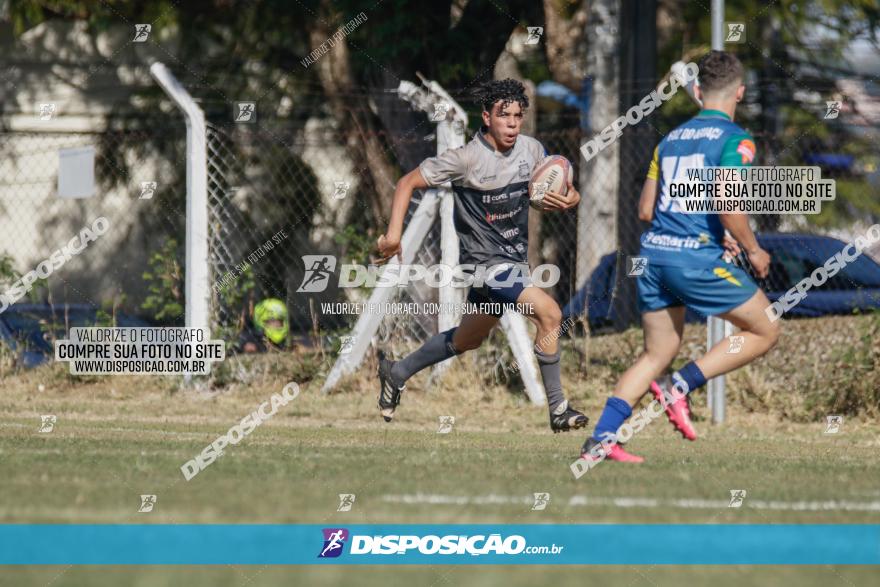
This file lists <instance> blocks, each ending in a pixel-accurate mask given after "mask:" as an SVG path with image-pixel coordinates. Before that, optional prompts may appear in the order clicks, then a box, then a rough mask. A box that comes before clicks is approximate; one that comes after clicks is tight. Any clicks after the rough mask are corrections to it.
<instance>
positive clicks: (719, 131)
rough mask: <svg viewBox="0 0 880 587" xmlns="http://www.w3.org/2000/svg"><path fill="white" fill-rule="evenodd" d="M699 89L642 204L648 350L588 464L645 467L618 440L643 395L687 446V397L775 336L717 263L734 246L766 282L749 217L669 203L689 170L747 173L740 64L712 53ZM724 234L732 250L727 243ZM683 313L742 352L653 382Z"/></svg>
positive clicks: (678, 335) (755, 295)
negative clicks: (713, 323) (737, 343)
mask: <svg viewBox="0 0 880 587" xmlns="http://www.w3.org/2000/svg"><path fill="white" fill-rule="evenodd" d="M698 81H699V85H698V87H697V88H696V93H697V98H701V99H702V103H703V110H702V111H701V112H700V113H699V114H698V115H697V116H696V117H694V118H692V119H691V120H689V121H688V122H686V123H684V124H683V125H681V126H679V127H678V128H676V129H675V130H673V131H672V132H670V133H669V134H668V135H666V137H665V138H664V139H663V140H662V141H660V144H659V145H658V146H657V148H656V149H655V150H654V158H653V160H652V161H651V166H650V169H649V170H648V175H647V179H646V180H645V184H644V186H643V187H642V194H641V198H640V200H639V219H640V220H644V221H649V222H651V226H650V228H649V229H648V230H647V232H645V233H644V234H642V237H641V252H640V253H639V255H640V256H641V257H645V258H646V259H647V265H646V268H645V270H644V273H643V274H642V275H641V276H639V277H638V280H639V281H638V303H639V311H640V312H641V313H642V328H643V329H644V335H645V350H644V352H643V353H642V354H641V356H640V357H639V358H638V360H637V361H636V362H635V364H634V365H633V366H632V367H630V368H629V369H628V370H627V371H626V372H625V373H624V374H623V376H622V377H621V378H620V381H619V382H618V383H617V387H616V388H615V390H614V395H613V396H612V397H611V398H609V399H608V401H607V403H606V404H605V409H604V411H603V412H602V415H601V417H600V418H599V421H598V422H597V423H596V428H595V430H594V431H593V435H592V436H591V437H590V438H588V439H587V441H586V442H585V443H584V446H583V448H582V451H581V453H582V457H583V458H584V459H587V460H592V461H600V460H602V459H603V458H609V459H611V460H614V461H623V462H633V463H640V462H642V461H643V460H644V459H642V458H641V457H638V456H635V455H632V454H630V453H628V452H626V451H625V450H624V449H623V448H622V447H621V445H620V444H618V443H616V442H615V440H616V434H617V431H618V429H619V428H620V426H621V424H623V422H624V421H625V420H626V419H627V418H629V417H630V415H631V414H632V408H633V406H635V405H636V404H637V403H638V402H639V400H640V399H641V397H642V396H643V395H644V394H645V393H646V392H647V390H648V389H649V387H650V390H651V392H652V393H653V394H654V396H655V397H656V398H657V399H658V401H659V402H660V403H661V405H663V406H664V408H665V411H666V415H667V417H668V418H669V421H670V422H671V423H672V424H673V425H674V426H675V428H676V429H677V430H678V431H679V432H680V433H681V434H682V435H683V436H684V437H685V438H687V439H688V440H694V439H695V438H696V432H695V431H694V428H693V426H692V425H691V421H690V410H689V407H688V400H687V394H688V393H690V392H692V391H694V390H695V389H698V388H699V387H701V386H702V385H704V384H705V383H706V380H707V379H711V378H712V377H716V376H718V375H722V374H724V373H727V372H728V371H732V370H733V369H736V368H738V367H741V366H743V365H745V364H747V363H749V362H751V361H753V360H754V359H756V358H758V357H760V356H761V355H763V354H764V353H766V352H767V351H768V350H770V349H771V348H772V347H773V345H774V344H776V339H777V338H778V336H779V323H778V322H770V320H769V319H768V317H767V315H766V314H765V313H764V309H765V308H766V307H767V306H769V305H770V302H769V301H768V300H767V297H766V296H765V295H764V293H763V292H762V291H761V290H759V289H758V287H757V286H756V285H755V283H754V281H752V279H751V278H750V277H749V275H748V274H747V273H746V272H745V271H743V270H742V269H740V268H738V267H736V266H734V265H731V264H729V263H728V262H726V261H724V260H723V259H722V256H723V255H724V252H725V249H727V250H729V251H730V252H731V253H733V254H738V253H739V251H740V249H739V247H740V246H741V247H742V248H743V249H744V250H745V253H746V255H747V256H748V258H749V262H750V263H751V265H752V268H753V269H754V271H755V273H756V274H757V275H758V277H761V278H763V277H766V275H767V271H768V268H769V265H770V256H769V255H768V254H767V252H766V251H764V250H763V249H762V248H761V247H759V246H758V242H757V240H755V235H754V234H753V233H752V230H751V228H750V227H749V221H748V216H747V215H745V214H684V213H683V212H682V208H681V207H680V204H679V202H678V201H674V199H673V198H671V196H670V192H669V184H670V182H672V181H687V178H688V175H687V170H688V169H694V168H703V167H734V166H746V165H750V164H751V162H752V160H753V159H754V158H755V143H754V141H753V140H752V138H751V136H749V134H748V133H746V132H745V131H744V130H743V129H742V128H740V127H739V126H738V125H736V124H735V123H734V122H733V116H734V113H735V111H736V105H737V103H738V102H739V101H740V100H742V97H743V94H744V92H745V86H744V85H743V83H742V81H743V68H742V64H740V62H739V60H738V59H737V58H736V57H734V56H733V55H732V54H730V53H725V52H723V51H712V52H710V53H709V54H707V55H706V56H704V57H703V58H702V59H701V61H700V63H699V74H698ZM658 188H659V192H660V198H659V199H658V198H657V192H658ZM725 229H727V231H728V232H729V233H730V234H731V235H733V238H734V239H735V240H736V242H734V241H733V240H730V239H729V238H726V237H725V233H724V231H725ZM737 243H738V244H737ZM685 306H687V307H689V308H691V309H693V310H694V311H696V312H697V313H699V314H701V315H704V316H720V317H721V318H723V319H725V320H729V321H730V322H732V323H733V324H734V325H735V326H737V327H738V328H739V329H740V330H741V332H740V333H739V334H740V335H741V336H742V337H743V339H744V342H743V344H742V349H741V350H740V352H738V353H728V348H729V344H728V341H722V342H720V343H718V344H717V345H715V346H714V347H712V348H711V349H709V352H707V353H706V354H705V355H703V356H702V357H700V358H699V359H697V360H696V361H691V362H689V363H688V364H687V365H685V366H684V367H682V368H681V369H679V370H678V371H676V372H675V373H673V374H672V375H671V376H669V375H667V376H665V377H662V378H660V379H659V380H657V381H653V380H654V379H655V378H657V377H659V376H660V375H661V374H662V373H663V372H664V371H665V370H666V368H667V367H668V366H669V364H670V363H671V362H672V360H673V359H675V356H676V355H677V354H678V350H679V347H680V346H681V340H682V332H683V329H684V317H685ZM603 441H605V442H604V444H600V443H602V442H603Z"/></svg>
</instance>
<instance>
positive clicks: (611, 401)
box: [593, 397, 632, 442]
mask: <svg viewBox="0 0 880 587" xmlns="http://www.w3.org/2000/svg"><path fill="white" fill-rule="evenodd" d="M631 415H632V408H631V407H629V404H628V403H626V400H622V399H620V398H619V397H609V398H608V401H607V402H605V409H604V410H602V415H601V416H599V421H598V422H596V428H595V429H594V430H593V440H595V441H597V442H602V441H603V440H605V439H607V438H608V437H609V435H614V434H617V429H618V428H620V425H621V424H623V422H624V421H625V420H626V419H627V418H629V417H630V416H631Z"/></svg>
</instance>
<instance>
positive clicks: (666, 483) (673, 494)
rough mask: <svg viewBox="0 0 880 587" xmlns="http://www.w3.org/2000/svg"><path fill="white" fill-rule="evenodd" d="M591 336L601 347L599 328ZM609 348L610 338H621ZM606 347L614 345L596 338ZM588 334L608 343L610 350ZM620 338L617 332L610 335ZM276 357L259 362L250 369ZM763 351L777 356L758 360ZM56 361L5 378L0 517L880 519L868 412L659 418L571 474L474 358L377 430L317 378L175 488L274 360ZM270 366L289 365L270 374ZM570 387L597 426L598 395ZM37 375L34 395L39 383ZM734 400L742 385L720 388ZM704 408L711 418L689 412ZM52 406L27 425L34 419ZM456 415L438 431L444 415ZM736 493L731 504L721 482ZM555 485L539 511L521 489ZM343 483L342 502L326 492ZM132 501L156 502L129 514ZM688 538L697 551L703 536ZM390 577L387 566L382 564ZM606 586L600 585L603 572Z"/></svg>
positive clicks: (743, 571)
mask: <svg viewBox="0 0 880 587" xmlns="http://www.w3.org/2000/svg"><path fill="white" fill-rule="evenodd" d="M597 340H598V339H597ZM618 342H619V341H618ZM606 343H607V341H606ZM606 343H601V344H606ZM620 344H629V343H620ZM267 359H269V358H265V357H264V358H257V359H255V360H256V361H261V360H267ZM767 360H773V358H772V357H768V359H767ZM60 369H61V367H60V366H52V367H49V368H46V369H40V370H36V371H33V372H29V373H25V374H20V375H16V376H14V377H8V378H6V380H5V383H6V388H5V389H4V392H3V394H2V396H0V421H2V424H0V493H2V495H3V499H2V501H0V519H2V521H3V523H113V524H124V523H316V524H323V523H326V524H330V525H342V524H363V523H553V522H559V523H684V522H688V523H706V524H711V523H783V522H790V523H880V467H878V458H877V455H878V454H880V435H878V432H877V430H878V429H877V422H876V420H873V419H871V418H869V417H853V418H849V417H848V418H847V419H846V421H845V424H844V427H843V429H842V431H841V433H839V434H834V435H828V434H824V433H823V432H824V430H825V423H824V421H820V420H818V419H817V420H815V421H812V422H791V421H789V420H786V419H783V418H780V417H779V415H778V414H773V413H764V414H762V413H758V412H755V411H751V410H750V409H746V408H745V407H744V406H743V405H740V404H739V403H734V404H733V405H732V406H731V410H730V418H729V420H728V422H727V423H725V424H724V425H722V426H710V425H709V424H708V423H707V422H706V421H705V420H703V421H699V422H698V424H697V425H698V429H699V432H700V434H701V437H700V438H699V440H698V441H697V442H694V443H688V442H686V441H683V440H682V439H681V438H680V437H679V436H678V435H675V434H673V433H672V431H671V430H670V429H669V426H668V425H667V424H666V422H665V420H664V419H661V420H658V421H657V422H655V423H654V424H652V425H651V426H649V427H648V428H647V429H646V430H644V431H643V432H642V433H641V434H639V435H638V436H637V437H636V438H635V439H634V440H633V441H632V442H631V444H630V447H631V448H632V450H633V452H637V453H638V454H642V455H644V456H645V457H646V458H647V459H648V461H647V463H646V464H644V465H641V466H621V465H618V464H616V463H603V464H601V465H600V466H599V467H598V468H597V469H595V470H593V471H591V472H589V473H588V474H587V475H586V476H584V477H582V478H581V479H579V480H575V479H574V477H573V476H572V474H571V472H570V470H569V463H570V462H571V461H572V460H573V459H574V458H575V457H576V456H577V454H578V449H579V446H580V443H581V442H582V441H583V437H584V435H583V434H579V433H578V434H572V433H570V434H560V435H554V434H551V433H550V431H549V427H548V425H547V420H546V413H545V409H544V408H536V407H532V406H530V405H528V404H527V403H526V402H525V401H524V399H523V398H522V397H521V396H520V395H517V394H513V393H508V392H506V391H505V390H504V389H503V386H491V385H475V381H476V380H475V379H474V373H473V372H472V370H471V369H470V368H469V367H468V366H466V365H465V366H462V367H457V368H454V369H452V370H451V371H450V373H449V374H448V376H447V377H446V378H445V379H444V380H443V384H442V387H438V388H436V389H433V390H429V387H428V385H427V384H426V381H427V380H426V379H424V378H423V379H419V380H418V382H416V383H417V384H416V385H413V386H412V388H411V389H410V391H409V392H408V394H407V395H406V396H405V399H404V403H403V404H402V406H401V408H400V410H399V412H398V418H397V420H396V421H395V422H394V423H392V424H385V423H384V422H383V421H382V420H381V418H379V416H378V412H377V410H376V408H375V392H376V387H375V385H374V384H373V383H372V382H371V381H370V380H369V378H368V377H366V376H362V377H360V378H355V379H352V380H350V381H349V382H348V383H347V385H346V386H345V389H346V391H343V392H341V393H336V394H333V395H330V396H325V395H321V394H320V393H319V384H320V381H319V379H318V378H314V379H311V380H309V378H308V377H305V380H301V381H302V393H301V394H300V396H299V397H298V398H296V399H295V400H294V401H292V402H291V403H290V404H288V405H287V406H286V407H284V408H281V410H280V411H279V413H278V414H277V415H276V416H275V417H274V418H273V419H271V420H269V421H268V422H266V423H264V424H263V425H262V426H261V427H259V428H257V429H256V430H255V431H254V432H253V433H252V434H251V435H250V436H249V437H247V438H246V439H245V440H244V441H242V442H241V443H240V444H239V445H237V446H233V447H230V448H228V449H227V450H226V453H225V455H224V456H223V457H221V458H220V459H218V460H217V461H216V462H215V463H213V464H212V465H210V466H209V467H208V468H207V469H205V470H204V471H202V472H201V473H200V474H199V475H197V476H196V477H195V478H194V479H192V480H191V481H189V482H187V481H185V480H184V478H183V475H182V474H181V472H180V466H181V465H182V464H183V463H184V462H186V461H187V460H189V459H191V458H193V457H194V456H195V455H196V454H197V453H199V452H200V451H201V450H202V448H203V447H204V446H205V445H207V444H209V443H210V442H211V441H213V440H214V439H215V438H217V437H218V436H219V435H221V434H223V433H225V432H226V431H227V430H228V429H229V428H230V426H232V425H233V424H235V423H237V422H238V421H239V420H241V418H242V417H244V416H245V415H246V414H248V413H249V412H251V411H252V410H253V409H255V408H256V406H257V405H259V404H260V403H261V402H262V401H265V400H266V399H268V398H269V396H270V395H271V394H272V393H275V392H278V391H280V390H281V388H282V387H283V386H284V384H285V383H286V382H287V380H288V379H286V378H284V377H282V376H280V375H277V374H275V372H274V371H272V369H270V368H269V366H268V364H267V368H266V370H264V371H263V372H262V375H261V376H260V377H258V378H255V380H254V381H252V382H251V383H249V384H247V385H243V384H240V385H235V386H231V387H230V388H228V389H225V390H224V391H223V392H220V393H218V392H216V391H214V392H211V391H205V390H201V391H200V390H197V389H190V390H182V391H173V390H175V389H177V382H176V381H174V380H170V379H152V378H145V377H144V378H142V377H115V378H105V379H99V378H92V379H86V380H70V378H69V377H67V376H65V375H63V370H61V371H60ZM282 371H283V369H282ZM574 377H575V376H574V375H573V374H571V373H567V375H566V382H567V384H568V387H569V389H570V390H571V391H570V393H571V395H572V396H573V397H574V398H576V400H577V401H578V403H579V405H586V406H587V407H588V408H589V410H588V411H589V413H590V416H591V417H592V418H595V417H596V416H597V414H598V407H599V405H600V402H601V400H602V398H603V397H604V394H605V393H607V390H602V389H601V387H602V386H603V385H604V383H601V382H598V383H597V381H595V380H590V381H589V382H588V383H583V384H582V385H581V386H579V385H578V383H577V382H575V381H574ZM41 385H42V390H41V389H40V386H41ZM731 387H732V389H731V392H732V394H733V395H734V396H735V395H736V393H737V392H738V387H737V385H736V384H735V380H734V381H733V382H732V383H731ZM697 411H698V413H703V414H705V413H706V412H705V409H704V408H703V407H701V406H700V405H699V404H698V406H697ZM43 414H52V415H55V416H56V417H57V422H56V424H55V428H54V430H53V431H52V432H50V433H40V432H38V429H39V427H40V415H43ZM447 415H453V416H455V425H454V427H453V430H452V432H450V433H449V434H438V433H437V428H438V418H439V417H440V416H447ZM732 489H744V490H746V491H747V497H746V499H745V502H744V504H743V506H742V507H741V508H729V507H728V502H729V499H730V490H732ZM534 492H549V493H550V494H551V501H550V504H549V505H548V507H547V509H546V510H543V511H532V510H531V506H532V503H533V500H532V493H534ZM340 493H353V494H355V495H356V496H357V497H356V501H355V504H354V507H353V508H352V510H351V511H350V512H337V511H336V509H337V506H338V503H339V498H338V494H340ZM141 494H155V495H156V496H157V504H156V507H155V509H154V511H152V512H150V513H148V514H145V513H138V512H137V510H138V507H139V506H140V495H141ZM690 547H693V548H699V545H691V546H690ZM389 573H391V574H390V575H389ZM585 580H586V583H588V584H592V583H596V584H611V585H624V586H635V585H679V584H682V583H683V582H684V581H688V580H689V581H690V583H694V584H707V583H709V582H711V583H712V584H713V585H782V584H792V582H796V583H797V584H798V585H841V586H843V585H868V584H877V582H878V580H880V569H877V568H859V567H834V568H832V567H800V568H796V567H786V568H766V567H731V568H710V567H687V568H683V567H600V568H589V569H584V568H578V569H573V568H548V567H520V568H516V569H514V568H474V567H468V568H461V567H459V568H450V567H441V566H438V567H418V568H407V569H401V568H394V569H393V570H391V569H382V568H379V567H370V568H357V569H354V568H351V567H349V568H336V569H324V568H322V569H317V568H311V567H309V568H277V567H228V568H207V567H200V568H197V567H176V568H170V567H160V568H149V569H147V568H124V567H118V568H117V567H112V568H98V567H77V568H64V567H49V568H40V569H37V568H8V567H7V568H5V569H3V570H2V571H0V581H2V584H6V585H48V584H51V585H123V584H132V585H179V584H182V583H184V582H185V583H186V584H187V585H188V586H195V585H241V586H244V585H280V584H295V585H300V584H303V585H305V584H319V583H321V584H353V585H379V584H398V583H399V584H407V585H447V584H448V585H463V584H467V585H506V586H510V585H542V584H551V583H552V584H559V585H568V584H572V585H574V584H578V585H583V584H584V583H585ZM600 582H602V583H600Z"/></svg>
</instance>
